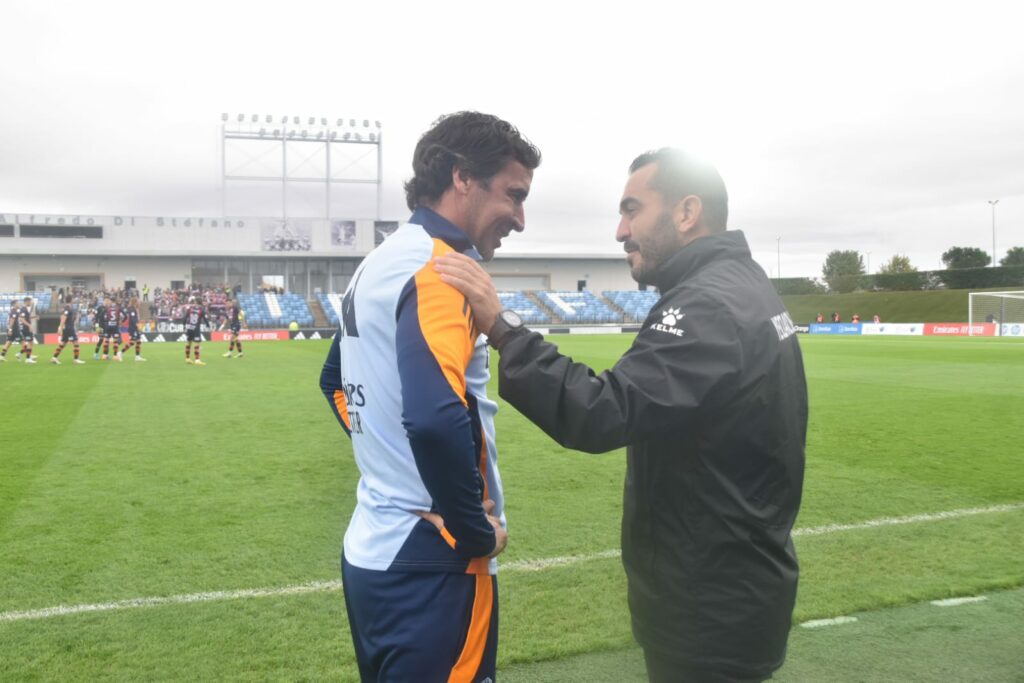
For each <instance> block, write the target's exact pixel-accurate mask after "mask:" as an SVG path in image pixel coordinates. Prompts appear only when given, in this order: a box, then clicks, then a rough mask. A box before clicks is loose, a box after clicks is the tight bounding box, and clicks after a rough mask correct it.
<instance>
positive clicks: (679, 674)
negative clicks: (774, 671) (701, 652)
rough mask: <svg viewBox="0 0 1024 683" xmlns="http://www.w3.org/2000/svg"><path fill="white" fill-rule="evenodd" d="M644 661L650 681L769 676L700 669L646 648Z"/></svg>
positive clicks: (709, 682)
mask: <svg viewBox="0 0 1024 683" xmlns="http://www.w3.org/2000/svg"><path fill="white" fill-rule="evenodd" d="M644 661H645V662H646V663H647V679H648V680H649V681H650V682H651V683H760V682H761V681H764V680H767V678H771V676H768V677H767V678H765V677H764V676H754V677H749V676H744V675H740V676H737V675H736V674H732V673H728V672H724V671H715V670H711V669H702V668H699V667H695V666H693V665H691V664H689V663H687V662H684V661H682V660H680V659H674V658H672V657H665V656H663V655H661V654H658V653H656V652H651V651H650V650H646V649H645V650H644Z"/></svg>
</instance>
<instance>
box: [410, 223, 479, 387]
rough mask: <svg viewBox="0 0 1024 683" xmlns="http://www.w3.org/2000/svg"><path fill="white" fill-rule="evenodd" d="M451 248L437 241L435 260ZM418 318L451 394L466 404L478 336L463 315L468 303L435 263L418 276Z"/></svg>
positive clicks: (424, 268) (426, 267) (422, 270)
mask: <svg viewBox="0 0 1024 683" xmlns="http://www.w3.org/2000/svg"><path fill="white" fill-rule="evenodd" d="M451 251H453V250H452V248H451V247H450V246H448V245H447V244H445V243H444V242H442V241H441V240H438V239H435V240H434V252H433V254H432V255H431V256H432V258H436V257H438V256H441V255H442V254H447V253H450V252H451ZM416 301H417V310H416V314H417V317H418V318H419V323H420V331H421V332H422V333H423V339H424V340H426V342H427V346H428V347H429V348H430V352H431V353H432V354H433V355H434V358H435V359H436V360H437V363H438V365H439V366H440V367H441V371H442V372H443V373H444V376H445V378H446V379H447V380H448V384H450V385H451V387H452V391H454V392H455V395H456V396H458V397H459V399H460V400H461V401H462V402H463V404H465V403H466V368H467V367H468V366H469V361H470V358H472V356H473V343H474V342H475V341H476V335H475V334H474V333H473V330H472V328H471V326H470V323H469V318H468V316H467V315H466V314H465V313H464V312H463V308H464V306H465V303H466V300H465V297H463V296H462V294H460V293H459V291H458V290H457V289H455V288H454V287H452V286H451V285H449V284H447V283H445V282H442V281H441V274H440V273H438V272H437V271H436V270H434V265H433V263H432V262H428V263H427V265H426V266H424V267H423V268H422V269H420V270H419V272H417V273H416Z"/></svg>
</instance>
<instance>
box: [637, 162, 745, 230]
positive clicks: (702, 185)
mask: <svg viewBox="0 0 1024 683" xmlns="http://www.w3.org/2000/svg"><path fill="white" fill-rule="evenodd" d="M648 164H657V165H658V169H657V170H656V171H655V173H654V177H653V178H651V183H650V187H651V189H652V190H655V191H656V192H658V193H659V194H660V195H661V196H662V197H664V198H665V204H666V205H668V206H674V205H675V203H676V202H678V201H679V200H680V199H682V198H683V197H685V196H687V195H691V194H692V195H696V196H698V197H700V202H701V206H702V208H703V216H704V223H705V225H707V227H708V228H710V229H711V230H713V231H716V232H720V231H722V230H725V226H726V224H727V223H728V222H729V193H728V192H726V190H725V181H724V180H722V176H721V175H720V174H719V173H718V169H716V168H715V167H714V166H712V165H711V164H709V163H708V162H706V161H702V160H700V159H698V158H697V157H695V156H693V155H692V154H688V153H686V152H684V151H683V150H681V149H675V148H672V147H662V148H661V149H658V150H651V151H649V152H644V153H643V154H641V155H640V156H638V157H637V158H636V159H634V160H633V163H632V164H630V165H629V172H630V173H631V174H632V173H635V172H636V171H637V170H638V169H641V168H643V167H644V166H646V165H648Z"/></svg>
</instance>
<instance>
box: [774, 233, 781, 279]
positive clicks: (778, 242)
mask: <svg viewBox="0 0 1024 683" xmlns="http://www.w3.org/2000/svg"><path fill="white" fill-rule="evenodd" d="M775 272H776V273H778V279H779V280H781V279H782V236H781V235H779V236H778V237H776V238H775Z"/></svg>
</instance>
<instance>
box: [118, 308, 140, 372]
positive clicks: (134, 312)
mask: <svg viewBox="0 0 1024 683" xmlns="http://www.w3.org/2000/svg"><path fill="white" fill-rule="evenodd" d="M124 321H125V323H126V324H127V325H128V341H126V342H125V343H124V348H122V349H121V350H120V351H118V352H117V359H118V360H121V358H122V354H123V353H124V352H125V351H127V350H128V349H130V348H131V347H132V345H133V344H134V345H135V360H136V362H145V360H146V359H145V358H143V357H142V333H141V332H139V297H137V296H133V297H132V298H131V301H129V302H128V308H126V309H125V312H124Z"/></svg>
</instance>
